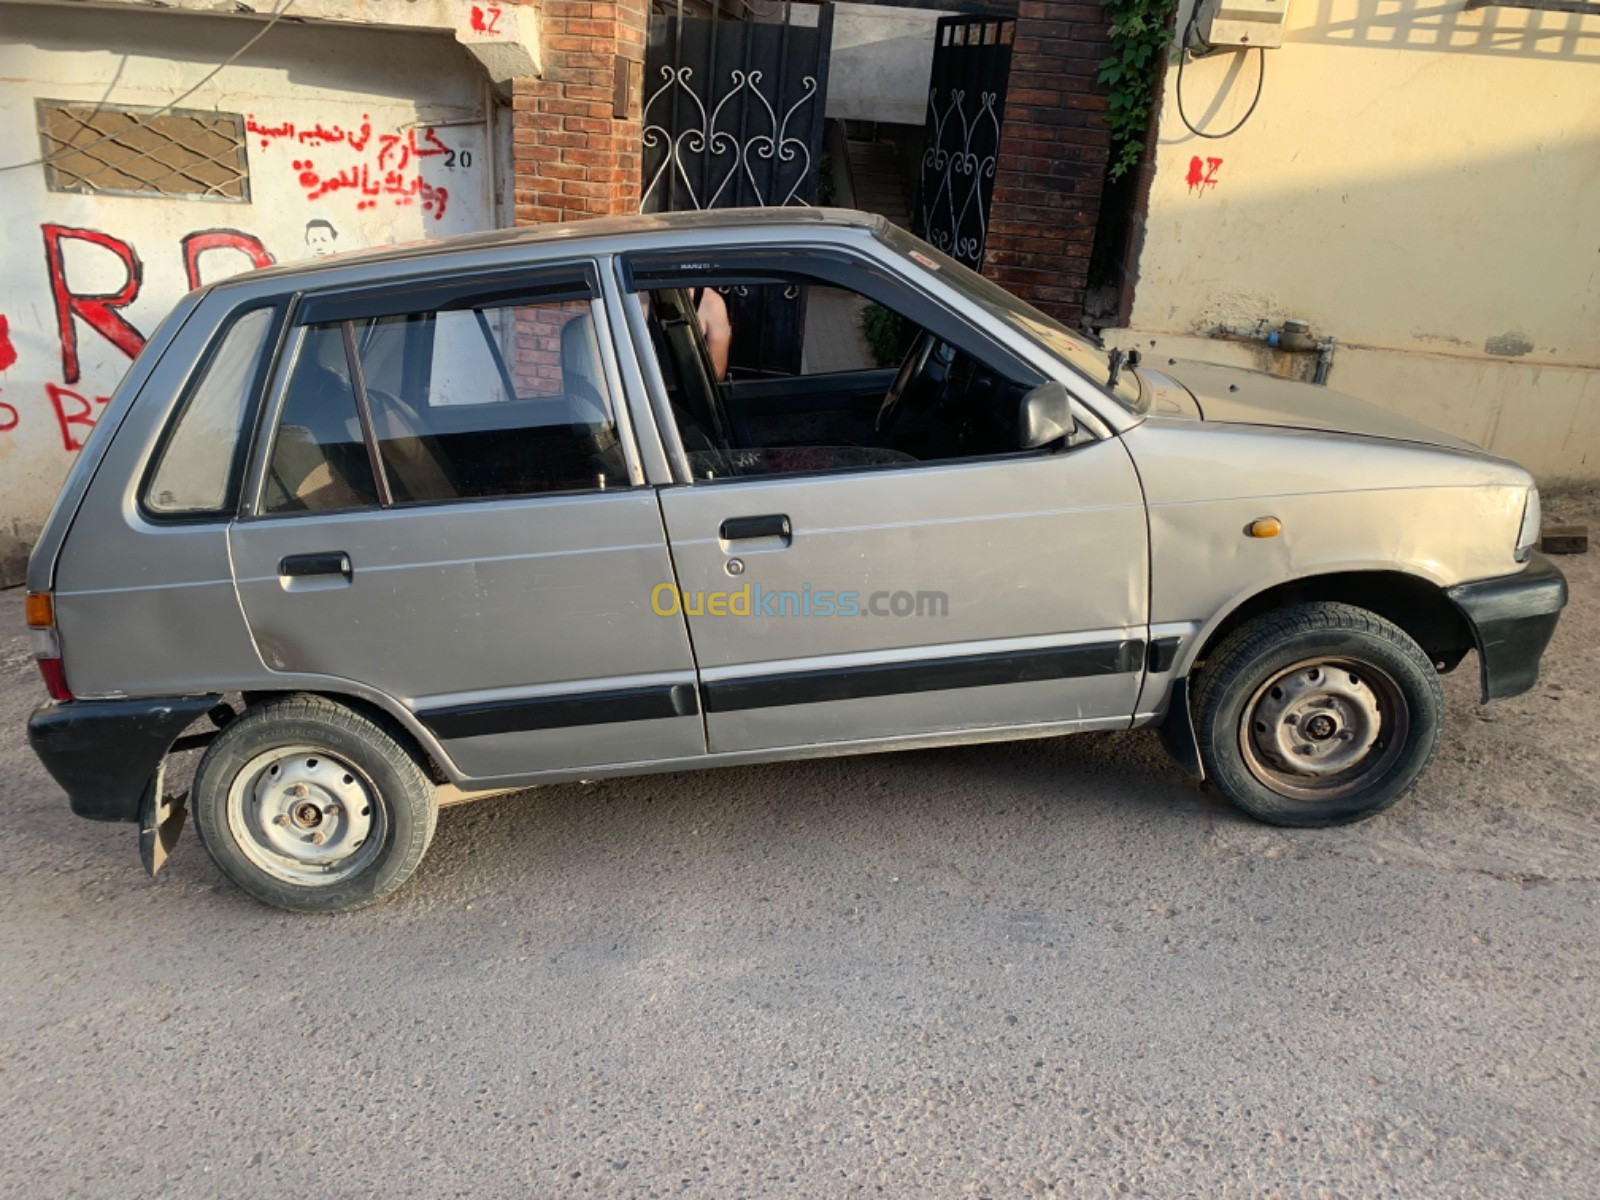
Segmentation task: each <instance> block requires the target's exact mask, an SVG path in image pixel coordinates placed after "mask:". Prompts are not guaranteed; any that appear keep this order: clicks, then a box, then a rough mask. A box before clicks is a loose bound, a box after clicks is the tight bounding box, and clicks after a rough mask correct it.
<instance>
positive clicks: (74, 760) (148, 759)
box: [28, 695, 222, 821]
mask: <svg viewBox="0 0 1600 1200" xmlns="http://www.w3.org/2000/svg"><path fill="white" fill-rule="evenodd" d="M221 701H222V697H221V696H220V695H204V696H162V697H156V698H139V699H129V700H72V701H68V702H66V703H62V704H43V705H40V706H39V707H38V708H36V709H34V711H33V715H32V716H30V717H29V718H28V743H29V744H30V745H31V746H32V747H33V752H34V753H35V754H37V755H38V756H39V761H40V762H42V763H43V764H44V767H45V770H47V771H49V772H50V775H51V777H52V778H53V779H55V781H56V782H57V783H58V784H60V785H61V787H62V789H63V790H64V791H65V792H66V793H67V802H68V803H69V804H70V805H71V806H72V811H73V812H75V813H76V814H77V815H78V816H80V817H88V818H89V819H90V820H93V821H138V820H139V810H140V801H141V800H142V799H143V797H144V793H145V789H146V787H147V786H148V785H149V783H150V781H151V780H152V779H153V778H155V775H156V772H157V771H158V770H159V769H160V767H161V763H162V760H163V759H164V758H166V756H167V753H168V751H170V750H171V749H172V747H173V744H174V743H175V742H177V740H178V735H179V734H181V733H182V732H183V731H184V729H185V728H186V727H187V726H188V725H189V724H190V723H191V722H193V721H194V720H196V719H197V718H199V717H203V716H204V715H205V714H206V713H207V712H209V711H210V710H211V709H212V708H214V707H216V705H217V704H219V703H221Z"/></svg>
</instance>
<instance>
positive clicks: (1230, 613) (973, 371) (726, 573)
mask: <svg viewBox="0 0 1600 1200" xmlns="http://www.w3.org/2000/svg"><path fill="white" fill-rule="evenodd" d="M708 307H710V308H714V309H716V310H718V311H719V312H720V311H722V310H726V312H727V313H728V314H729V319H728V321H727V323H726V324H727V325H728V326H731V340H726V338H725V339H724V340H725V342H726V344H721V345H718V346H716V347H713V346H712V345H709V344H708V340H707V336H706V335H707V333H708V331H709V330H710V328H711V327H710V326H709V325H708V323H707V321H706V319H705V313H706V311H707V310H708ZM719 328H720V327H719ZM725 332H726V330H725V329H724V330H723V333H725ZM714 351H715V352H714ZM1538 532H1539V501H1538V493H1537V491H1536V490H1535V488H1534V486H1533V481H1532V479H1531V478H1530V477H1529V475H1528V474H1527V473H1526V472H1525V471H1523V470H1522V469H1521V468H1519V467H1517V466H1515V465H1514V464H1511V463H1508V462H1505V461H1503V460H1500V459H1497V458H1494V457H1492V456H1490V455H1488V454H1486V453H1484V452H1483V451H1481V450H1479V449H1477V448H1475V447H1473V446H1471V445H1470V444H1468V443H1465V442H1461V441H1458V440H1456V439H1453V438H1450V437H1448V436H1446V435H1444V434H1441V433H1438V432H1436V431H1433V430H1431V429H1427V428H1426V427H1423V426H1420V425H1416V424H1413V423H1411V422H1408V421H1406V420H1404V419H1402V418H1400V417H1398V416H1396V415H1394V414H1392V413H1388V412H1386V411H1384V410H1381V409H1378V408H1375V407H1372V406H1369V405H1365V404H1362V403H1361V402H1359V401H1356V400H1353V399H1350V398H1348V397H1343V396H1340V395H1339V394H1337V393H1335V392H1331V391H1329V390H1328V389H1326V388H1323V387H1313V386H1311V385H1305V384H1296V383H1292V382H1289V381H1285V380H1282V379H1278V378H1276V377H1272V376H1267V375H1261V374H1255V373H1251V372H1244V371H1236V370H1231V369H1227V368H1222V367H1216V366H1209V365H1205V364H1200V363H1188V362H1176V361H1168V362H1165V363H1164V364H1162V365H1161V366H1160V368H1159V369H1158V368H1157V367H1155V366H1154V365H1153V364H1150V363H1148V362H1143V361H1140V360H1139V358H1138V356H1137V354H1126V355H1125V354H1124V353H1123V352H1122V351H1120V350H1114V351H1111V352H1110V353H1107V352H1105V351H1103V350H1102V349H1100V348H1099V347H1097V346H1096V345H1094V344H1092V343H1091V342H1089V341H1087V340H1085V339H1084V338H1082V337H1081V336H1079V335H1076V334H1074V333H1072V332H1070V331H1068V330H1067V329H1065V328H1064V327H1062V326H1061V325H1059V324H1057V323H1056V322H1055V321H1053V320H1051V319H1050V318H1049V317H1047V316H1045V315H1043V314H1042V313H1039V312H1038V311H1036V310H1034V309H1032V308H1030V307H1029V306H1027V305H1026V304H1024V303H1022V302H1021V301H1020V300H1018V299H1016V298H1015V297H1013V296H1011V295H1009V294H1008V293H1006V292H1005V291H1003V290H1001V289H1000V288H998V287H996V286H995V285H993V284H992V283H989V282H988V281H986V280H984V279H982V278H981V277H980V276H978V275H976V274H975V273H973V272H971V271H969V270H967V269H966V268H965V267H962V266H961V265H959V264H957V263H956V262H954V261H953V260H951V259H949V258H947V257H945V256H944V255H942V254H940V253H939V252H938V251H936V250H934V249H933V248H931V247H929V246H927V245H926V244H924V243H922V242H920V241H918V240H916V239H915V238H912V237H911V236H909V235H908V234H906V233H904V232H903V231H900V230H898V229H895V228H894V227H892V226H890V225H888V224H887V223H886V222H884V221H883V220H882V219H880V218H876V217H871V216H867V215H865V214H861V213H853V212H845V211H838V210H826V209H821V210H812V209H800V210H796V209H785V210H752V211H743V210H740V211H722V212H708V213H691V214H661V215H645V216H637V217H630V218H615V219H602V220H596V221H591V222H585V223H583V224H581V225H556V226H544V227H538V228H533V229H525V230H505V231H498V232H495V233H489V234H479V235H469V236H466V237H462V238H456V239H451V240H446V241H442V242H435V243H424V244H418V245H414V246H406V247H394V248H386V249H379V250H372V251H358V252H355V253H351V254H345V255H337V256H333V257H329V258H322V259H316V260H313V261H310V262H307V263H301V264H295V265H293V266H278V267H269V268H267V269H264V270H260V271H256V272H252V273H250V274H247V275H244V276H240V277H236V278H233V279H230V280H227V281H225V282H222V283H218V284H214V285H212V286H210V287H207V288H203V289H201V290H199V291H196V292H194V293H192V294H191V295H189V296H188V297H186V298H185V299H184V300H182V301H181V302H180V303H179V304H178V305H177V307H176V308H175V310H174V311H173V312H172V314H171V315H170V316H169V317H168V318H167V319H166V321H165V322H164V323H163V324H162V325H161V327H160V328H159V329H158V330H157V332H156V333H155V334H154V335H153V336H152V337H151V338H150V341H149V343H148V345H147V346H146V348H145V350H144V351H143V353H142V354H141V355H140V356H139V358H138V359H137V361H136V362H135V363H134V364H133V366H132V367H131V369H130V370H129V372H128V374H127V376H126V378H125V379H124V380H123V382H122V384H121V386H120V387H119V388H118V389H117V391H116V394H115V395H114V396H113V397H112V399H111V402H110V403H109V405H108V406H107V407H106V409H105V410H104V413H103V415H102V416H101V418H100V420H99V423H98V424H97V426H96V428H95V430H94V432H93V434H92V436H91V437H90V439H89V442H88V445H87V446H86V447H85V448H84V450H83V452H82V454H81V456H80V457H79V459H78V461H77V463H76V464H75V466H74V468H73V470H72V472H71V474H70V475H69V476H68V479H67V481H66V483H65V484H64V486H63V488H62V492H61V495H60V497H59V498H58V500H57V503H56V506H55V508H54V510H53V511H52V513H51V516H50V518H49V520H48V522H47V524H46V526H45V528H44V531H43V534H42V536H41V538H40V540H39V542H38V544H37V546H36V548H35V551H34V553H33V557H32V559H31V561H30V564H29V574H28V589H29V595H28V597H27V606H28V618H29V624H30V626H32V628H33V632H34V639H35V651H36V656H37V658H38V660H39V666H40V669H41V672H42V674H43V676H44V679H45V681H46V684H47V686H48V689H49V692H50V701H49V703H47V704H45V705H43V706H41V707H40V708H39V709H38V710H37V711H36V712H35V713H34V714H33V716H32V717H31V719H30V721H29V735H30V739H31V742H32V745H33V746H34V748H35V750H36V752H37V753H38V755H39V756H40V758H41V759H42V760H43V762H44V763H45V765H46V767H47V768H48V769H49V770H50V772H51V773H52V775H53V776H54V777H55V778H56V780H57V781H58V782H59V783H60V784H61V786H62V787H63V788H64V789H65V791H66V793H67V796H68V798H69V800H70V803H71V806H72V809H73V811H74V812H76V813H78V814H79V815H81V816H85V817H91V818H95V819H100V820H112V821H129V822H137V823H138V824H139V825H140V829H141V848H142V850H143V853H144V857H145V862H146V866H147V867H149V868H150V869H151V870H152V871H154V870H155V869H156V868H157V867H159V865H160V863H161V861H163V860H164V858H165V855H166V853H167V851H169V850H170V848H171V846H172V843H173V841H174V839H175V838H176V836H177V833H178V830H179V828H180V827H181V824H182V822H183V818H184V815H185V809H186V808H187V809H188V810H192V812H193V814H194V819H195V824H196V827H197V829H198V831H199V834H200V837H201V840H202V841H203V842H204V844H205V847H206V849H207V851H208V852H209V853H210V855H211V856H212V858H213V859H214V860H215V861H216V863H217V864H218V866H219V867H221V869H222V870H223V871H224V872H225V873H226V874H227V875H228V876H230V878H232V879H233V880H234V881H235V882H236V883H238V884H239V886H241V887H242V888H243V889H245V890H246V891H247V892H249V893H250V894H251V895H253V896H255V897H257V898H259V899H261V900H263V901H266V902H268V903H271V904H277V905H281V906H283V907H286V908H291V909H300V910H311V911H335V910H342V909H348V908H354V907H359V906H361V905H364V904H369V903H372V902H374V901H377V900H381V899H383V898H384V897H386V896H388V895H389V894H391V893H392V892H393V891H394V890H395V889H396V888H398V887H399V886H400V885H401V884H402V883H403V882H404V881H405V880H406V879H407V878H408V877H409V876H410V875H411V873H412V872H413V871H414V870H415V868H416V866H417V864H418V862H419V861H420V859H421V857H422V855H423V853H424V851H425V850H426V848H427V845H428V842H429V839H430V838H431V836H432V834H433V830H434V825H435V820H436V816H437V811H438V806H439V802H440V798H441V795H445V796H447V797H449V798H459V797H462V796H467V795H473V794H482V793H491V792H495V791H505V790H509V789H516V788H523V787H529V786H532V785H537V784H542V783H551V782H561V781H568V780H575V779H592V778H600V777H605V776H617V775H632V774H640V773H645V772H652V771H669V770H673V771H675V770H683V769H687V768H694V767H711V766H724V765H733V764H740V763H754V762H765V761H774V760H782V759H792V758H804V757H812V756H819V755H834V754H847V753H858V752H868V751H881V750H894V749H903V748H911V747H917V746H932V745H947V744H954V743H963V742H978V741H998V740H1005V739H1014V738H1028V737H1041V736H1049V735H1056V734H1064V733H1071V732H1077V731H1084V730H1110V729H1129V728H1141V727H1155V728H1158V729H1159V730H1160V732H1161V736H1162V738H1163V741H1164V742H1165V744H1166V745H1167V746H1168V748H1169V749H1170V750H1171V751H1172V753H1173V754H1174V756H1175V757H1176V758H1177V760H1178V762H1179V763H1180V764H1181V765H1182V766H1183V767H1184V768H1185V769H1186V770H1188V771H1189V772H1190V773H1191V774H1192V775H1193V776H1195V777H1196V778H1198V779H1203V780H1207V781H1209V782H1210V784H1211V785H1213V786H1214V787H1215V788H1216V789H1217V790H1219V791H1220V792H1221V793H1222V794H1223V795H1224V796H1225V797H1226V798H1227V799H1228V800H1230V801H1232V802H1233V803H1234V804H1236V805H1237V806H1239V807H1240V808H1241V809H1243V810H1244V811H1246V812H1247V813H1250V814H1252V815H1253V816H1255V817H1258V818H1260V819H1262V820H1266V821H1271V822H1275V823H1280V824H1286V825H1302V826H1314V825H1328V824H1336V823H1340V822H1346V821H1352V820H1357V819H1360V818H1363V817H1366V816H1369V815H1371V814H1373V813H1376V812H1379V811H1381V810H1382V809H1384V808H1386V807H1387V806H1389V805H1390V804H1393V803H1394V802H1395V801H1396V800H1397V799H1398V798H1399V797H1400V796H1401V795H1403V794H1404V793H1405V792H1406V791H1407V790H1408V789H1409V788H1410V787H1411V786H1412V785H1413V784H1414V783H1415V782H1416V781H1417V779H1418V778H1419V777H1420V776H1421V774H1422V773H1423V771H1424V770H1425V769H1426V768H1427V766H1428V763H1429V761H1430V760H1431V758H1432V756H1433V754H1434V751H1435V748H1436V747H1437V745H1438V742H1439V738H1440V736H1441V731H1442V727H1443V716H1444V710H1443V701H1442V693H1441V690H1440V684H1439V674H1440V672H1444V671H1449V670H1452V669H1453V668H1455V667H1456V666H1457V665H1458V664H1459V663H1460V662H1461V660H1462V659H1463V658H1464V656H1465V655H1466V654H1467V652H1468V651H1470V650H1476V651H1477V653H1478V658H1479V669H1480V671H1481V675H1482V689H1483V696H1484V699H1485V700H1490V699H1495V698H1499V697H1504V696H1511V695H1515V694H1517V693H1519V692H1522V691H1525V690H1527V689H1528V688H1530V687H1532V686H1533V684H1534V682H1535V681H1536V679H1537V673H1538V665H1539V659H1540V657H1541V655H1542V653H1543V651H1544V649H1545V646H1546V644H1547V643H1548V641H1549V638H1550V636H1551V633H1552V632H1553V630H1554V627H1555V624H1556V621H1557V618H1558V616H1559V613H1560V610H1561V608H1562V606H1563V605H1564V603H1565V601H1566V583H1565V580H1564V579H1563V577H1562V576H1561V574H1560V572H1559V571H1557V570H1556V569H1555V568H1554V567H1553V566H1551V565H1550V564H1549V563H1548V562H1547V561H1546V560H1544V559H1543V558H1542V557H1541V556H1540V555H1539V554H1538V553H1537V552H1536V551H1535V550H1534V548H1533V547H1534V543H1535V540H1536V539H1537V537H1538ZM195 750H200V751H203V753H202V756H201V757H200V759H199V761H198V764H197V765H196V767H195V772H194V781H193V785H192V787H191V789H190V791H189V794H188V796H187V799H186V801H185V800H184V799H175V798H172V797H169V796H167V795H166V794H165V789H164V786H163V774H164V770H165V766H166V764H167V762H168V760H169V759H170V758H171V757H172V756H173V755H177V754H182V753H186V752H190V751H195Z"/></svg>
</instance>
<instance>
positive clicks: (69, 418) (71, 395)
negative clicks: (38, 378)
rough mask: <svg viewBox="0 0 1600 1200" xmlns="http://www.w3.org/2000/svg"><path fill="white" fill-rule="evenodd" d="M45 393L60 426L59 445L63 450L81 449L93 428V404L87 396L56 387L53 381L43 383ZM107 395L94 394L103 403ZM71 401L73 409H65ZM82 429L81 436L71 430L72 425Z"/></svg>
mask: <svg viewBox="0 0 1600 1200" xmlns="http://www.w3.org/2000/svg"><path fill="white" fill-rule="evenodd" d="M44 390H45V394H46V395H47V396H49V397H50V406H51V407H52V408H54V409H55V410H56V424H57V425H59V426H60V427H61V446H62V448H63V449H65V450H73V451H76V450H82V449H83V443H84V439H85V438H87V437H88V436H89V430H91V429H93V428H94V405H93V404H90V403H89V400H88V397H86V396H80V395H78V393H77V392H74V391H71V390H70V389H68V388H64V387H57V386H56V385H55V384H53V383H47V384H45V385H44ZM109 399H110V397H109V396H96V397H95V401H96V402H97V403H99V404H105V403H106V402H107V401H108V400H109ZM69 401H70V402H71V403H72V405H73V410H72V411H71V412H68V411H67V403H68V402H69ZM75 425H76V426H78V427H80V428H81V429H82V430H83V436H82V437H80V436H78V434H77V433H75V432H74V431H73V426H75Z"/></svg>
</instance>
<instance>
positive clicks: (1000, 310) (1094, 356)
mask: <svg viewBox="0 0 1600 1200" xmlns="http://www.w3.org/2000/svg"><path fill="white" fill-rule="evenodd" d="M879 236H880V238H881V239H882V241H883V242H884V244H885V245H887V246H888V247H889V248H890V249H891V250H893V251H894V252H895V253H896V254H898V255H899V256H900V257H901V260H902V261H903V262H904V263H905V264H906V266H907V267H908V268H909V269H911V270H916V271H927V272H935V271H936V272H938V274H939V276H940V278H942V279H943V280H944V281H945V283H947V284H949V285H950V286H951V287H953V288H954V289H955V290H956V291H958V292H960V293H961V294H962V295H963V296H964V297H966V299H967V300H968V301H970V302H971V303H973V304H975V305H977V306H978V307H979V308H982V309H984V310H985V311H987V312H989V313H991V314H992V315H994V316H996V317H998V318H999V319H1000V320H1002V321H1004V322H1005V323H1006V324H1007V325H1009V326H1011V328H1012V329H1014V330H1016V331H1017V332H1018V333H1020V334H1022V336H1023V337H1026V338H1028V339H1029V340H1030V341H1032V342H1035V343H1036V344H1038V345H1040V346H1042V347H1044V349H1045V350H1047V351H1049V352H1050V353H1051V354H1053V355H1055V357H1057V358H1059V359H1060V360H1061V361H1062V362H1064V363H1066V364H1067V365H1068V366H1069V367H1071V368H1072V369H1073V370H1074V371H1076V372H1077V373H1078V374H1080V375H1082V376H1084V377H1085V378H1086V379H1088V380H1090V381H1091V382H1092V383H1095V384H1097V385H1098V386H1100V387H1101V388H1103V389H1105V390H1106V391H1107V392H1108V393H1109V394H1110V395H1112V396H1114V397H1115V398H1116V400H1117V402H1118V403H1119V404H1121V405H1122V406H1123V407H1124V408H1126V409H1127V410H1128V411H1129V412H1132V413H1143V412H1145V411H1146V410H1147V409H1148V408H1149V407H1150V400H1149V397H1148V396H1146V395H1144V392H1143V389H1142V388H1140V386H1139V378H1138V375H1137V374H1136V373H1135V372H1134V371H1133V370H1132V369H1131V368H1130V369H1119V370H1113V369H1112V363H1111V359H1110V357H1109V356H1108V355H1107V353H1106V351H1104V350H1102V349H1101V348H1100V347H1099V346H1096V345H1095V344H1094V343H1093V342H1091V341H1089V340H1088V339H1087V338H1085V337H1084V336H1083V335H1082V334H1078V333H1074V332H1073V331H1072V330H1070V329H1068V328H1067V327H1066V326H1065V325H1063V324H1062V323H1061V322H1060V321H1057V320H1056V319H1055V318H1054V317H1050V316H1047V315H1046V314H1044V313H1042V312H1040V311H1039V310H1038V309H1037V308H1034V307H1033V306H1032V305H1031V304H1028V303H1026V302H1025V301H1023V300H1021V299H1019V298H1018V297H1016V296H1013V295H1012V294H1011V293H1010V292H1008V291H1006V290H1005V288H1003V287H1001V286H1000V285H999V284H997V283H993V282H991V281H990V280H987V279H985V278H984V277H983V276H982V275H979V274H978V273H977V272H976V271H974V270H973V269H972V268H971V267H968V266H966V265H965V264H963V263H959V262H957V261H956V260H955V259H953V258H951V257H950V256H949V255H947V254H944V253H941V252H940V251H938V250H935V249H934V248H933V247H932V246H930V245H928V243H927V242H924V241H922V240H921V239H920V238H915V237H913V236H911V234H909V233H907V232H906V231H905V230H903V229H897V228H895V227H893V226H890V227H889V228H888V229H887V230H885V231H884V232H883V233H881V234H880V235H879Z"/></svg>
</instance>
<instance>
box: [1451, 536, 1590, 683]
mask: <svg viewBox="0 0 1600 1200" xmlns="http://www.w3.org/2000/svg"><path fill="white" fill-rule="evenodd" d="M1445 595H1447V596H1449V597H1450V600H1451V602H1452V603H1454V604H1455V606H1456V608H1457V609H1459V610H1460V612H1461V615H1462V616H1463V617H1464V618H1465V619H1466V622H1467V626H1468V628H1470V629H1471V630H1472V639H1473V642H1474V643H1475V644H1476V645H1477V649H1478V660H1479V663H1480V665H1481V668H1482V676H1483V701H1484V703H1485V704H1487V703H1488V702H1489V701H1491V700H1504V699H1506V698H1508V697H1510V696H1520V695H1521V694H1522V693H1523V692H1526V691H1528V690H1529V689H1530V688H1532V687H1533V685H1534V684H1535V683H1537V682H1538V681H1539V660H1540V659H1541V658H1542V657H1543V656H1544V652H1545V648H1546V647H1547V646H1548V645H1549V644H1550V638H1551V635H1553V634H1554V633H1555V631H1556V622H1557V621H1558V620H1560V618H1561V610H1562V609H1563V608H1565V607H1566V603H1567V577H1566V576H1565V575H1563V574H1562V573H1561V569H1560V568H1559V567H1557V566H1556V565H1555V564H1554V563H1552V562H1551V561H1550V560H1549V559H1548V558H1546V557H1545V556H1544V555H1542V554H1540V553H1538V552H1537V551H1534V552H1533V553H1532V554H1530V555H1529V556H1528V565H1527V566H1526V567H1525V568H1523V569H1522V570H1521V571H1518V572H1517V573H1516V574H1514V575H1498V576H1496V577H1494V578H1493V579H1480V580H1477V581H1475V582H1473V583H1462V584H1457V585H1456V586H1455V587H1452V588H1447V589H1446V590H1445Z"/></svg>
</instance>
